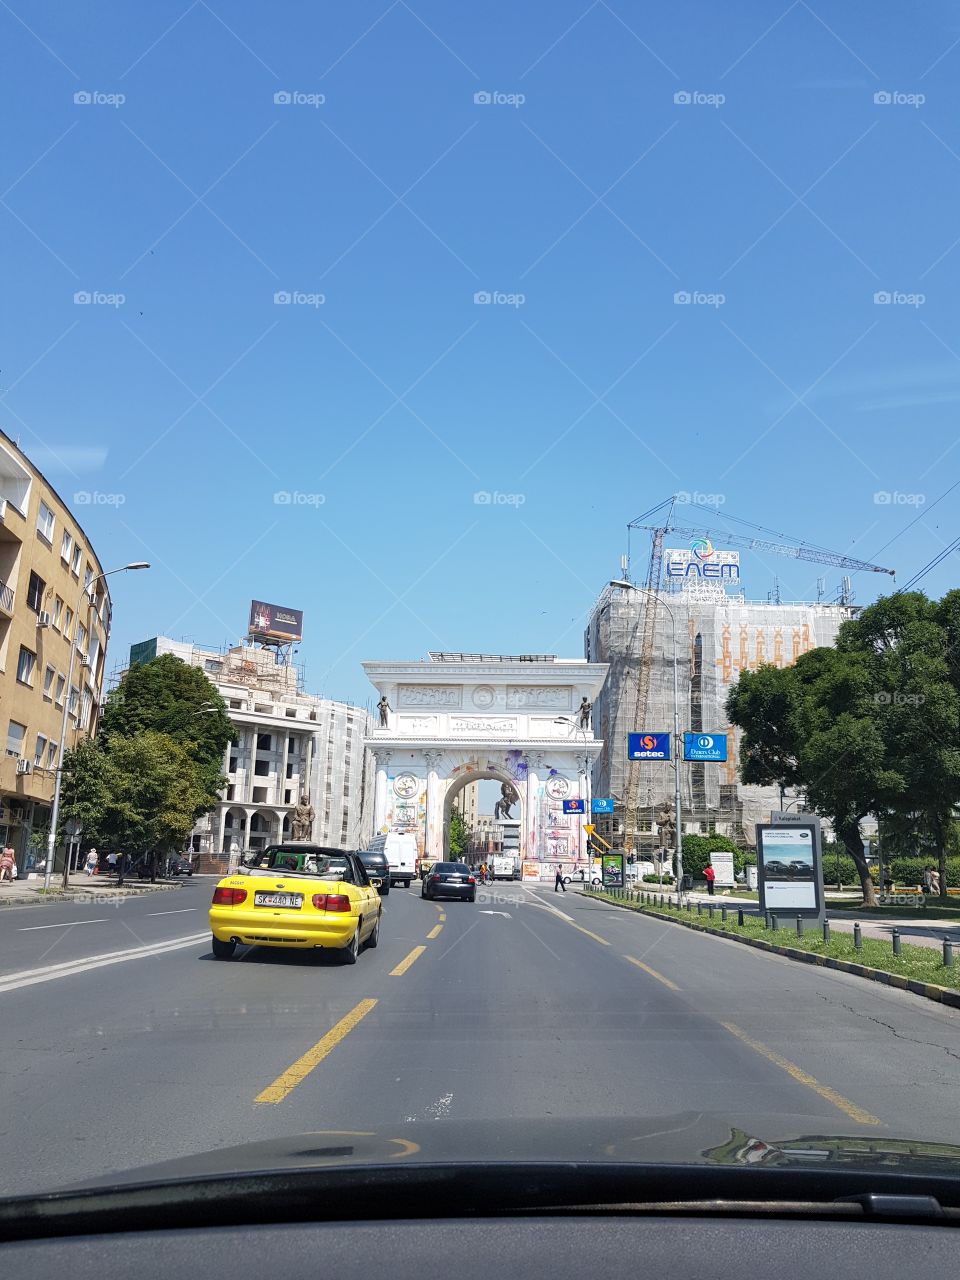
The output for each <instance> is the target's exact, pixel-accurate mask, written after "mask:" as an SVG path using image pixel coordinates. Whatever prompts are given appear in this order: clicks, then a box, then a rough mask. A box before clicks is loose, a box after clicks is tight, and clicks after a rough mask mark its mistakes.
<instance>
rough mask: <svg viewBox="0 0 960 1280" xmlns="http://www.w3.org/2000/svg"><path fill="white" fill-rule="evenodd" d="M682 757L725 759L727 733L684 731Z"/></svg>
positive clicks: (687, 758)
mask: <svg viewBox="0 0 960 1280" xmlns="http://www.w3.org/2000/svg"><path fill="white" fill-rule="evenodd" d="M683 758H684V760H707V761H718V760H726V758H727V735H726V734H725V733H685V734H684V735H683Z"/></svg>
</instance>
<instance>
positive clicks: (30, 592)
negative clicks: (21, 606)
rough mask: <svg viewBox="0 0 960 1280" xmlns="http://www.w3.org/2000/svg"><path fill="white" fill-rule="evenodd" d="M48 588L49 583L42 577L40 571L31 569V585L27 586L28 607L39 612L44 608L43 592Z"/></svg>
mask: <svg viewBox="0 0 960 1280" xmlns="http://www.w3.org/2000/svg"><path fill="white" fill-rule="evenodd" d="M46 589H47V584H46V583H45V582H44V580H43V579H42V578H41V577H40V575H39V573H34V571H33V570H32V569H31V570H30V585H29V586H28V587H27V608H28V609H32V610H33V612H34V613H39V612H40V610H41V609H42V608H43V593H44V591H46Z"/></svg>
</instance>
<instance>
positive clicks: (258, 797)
mask: <svg viewBox="0 0 960 1280" xmlns="http://www.w3.org/2000/svg"><path fill="white" fill-rule="evenodd" d="M253 803H254V804H266V803H267V788H266V787H254V788H253Z"/></svg>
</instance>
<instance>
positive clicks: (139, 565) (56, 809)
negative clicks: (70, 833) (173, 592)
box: [43, 560, 150, 891]
mask: <svg viewBox="0 0 960 1280" xmlns="http://www.w3.org/2000/svg"><path fill="white" fill-rule="evenodd" d="M149 568H150V566H149V564H147V562H146V561H145V560H134V561H132V562H131V563H130V564H124V565H121V566H120V568H119V569H108V570H107V571H106V573H98V574H97V576H96V577H95V578H91V579H90V581H89V582H88V583H87V584H86V585H85V586H84V588H83V590H82V591H81V592H80V595H79V597H78V599H77V609H76V613H75V615H74V620H73V636H72V638H71V640H70V662H69V664H68V668H67V685H66V690H65V691H64V695H63V717H62V719H61V721H60V743H59V746H58V748H57V776H56V781H55V783H54V786H53V806H52V808H51V810H50V832H49V834H48V836H47V861H46V864H45V866H44V869H43V888H44V891H46V890H48V889H49V888H50V877H51V876H52V875H53V858H54V852H55V850H56V847H57V825H58V823H59V821H60V787H61V784H62V782H63V757H64V755H65V754H66V748H67V719H68V716H69V713H70V691H71V689H72V687H73V660H74V658H75V657H76V654H77V629H78V627H79V626H80V608H81V605H82V604H83V598H84V596H86V597H87V603H88V605H89V606H90V607H91V608H92V607H93V605H94V604H95V603H96V598H95V596H94V593H93V591H92V590H91V588H92V587H93V586H94V584H95V583H97V582H101V581H102V580H103V579H104V578H109V577H110V575H111V574H113V573H126V572H127V570H128V569H149ZM88 621H89V618H88ZM78 697H79V698H80V702H78V705H77V721H78V722H79V719H80V705H81V704H82V696H81V695H78ZM69 883H70V858H69V856H68V855H67V853H66V851H64V859H63V887H64V889H66V888H67V886H68V885H69Z"/></svg>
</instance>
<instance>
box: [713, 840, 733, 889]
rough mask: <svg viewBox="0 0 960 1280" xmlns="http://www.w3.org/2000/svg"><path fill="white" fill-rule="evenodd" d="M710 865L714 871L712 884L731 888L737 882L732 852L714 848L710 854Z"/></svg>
mask: <svg viewBox="0 0 960 1280" xmlns="http://www.w3.org/2000/svg"><path fill="white" fill-rule="evenodd" d="M710 865H711V867H713V871H714V876H715V879H714V884H716V885H722V886H723V887H724V888H731V887H732V886H734V885H735V884H736V883H737V877H736V875H735V874H734V870H733V854H732V853H730V852H728V851H727V850H724V849H714V850H713V852H712V853H711V854H710Z"/></svg>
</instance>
